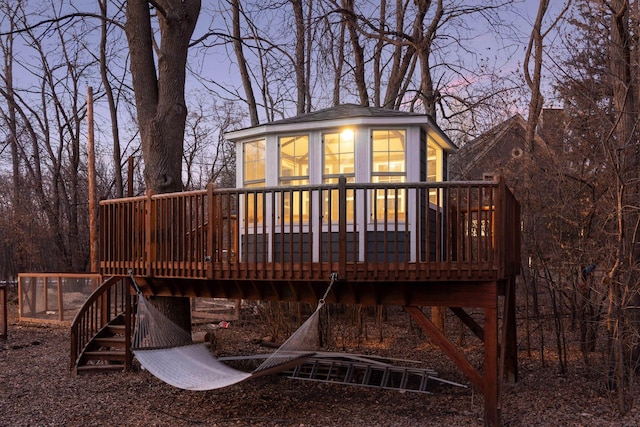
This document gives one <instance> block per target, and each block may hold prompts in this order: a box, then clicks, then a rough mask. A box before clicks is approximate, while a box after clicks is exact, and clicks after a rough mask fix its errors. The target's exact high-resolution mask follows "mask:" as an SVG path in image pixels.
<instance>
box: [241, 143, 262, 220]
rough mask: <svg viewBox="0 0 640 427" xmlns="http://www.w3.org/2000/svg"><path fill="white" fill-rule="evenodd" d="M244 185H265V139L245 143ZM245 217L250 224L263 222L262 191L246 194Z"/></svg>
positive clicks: (249, 186) (243, 162)
mask: <svg viewBox="0 0 640 427" xmlns="http://www.w3.org/2000/svg"><path fill="white" fill-rule="evenodd" d="M242 148H243V153H242V156H243V161H242V164H243V167H244V184H243V186H244V187H248V188H251V187H264V185H265V164H266V162H265V141H264V139H261V140H258V141H253V142H247V143H245V144H243V146H242ZM245 197H246V198H245V208H246V212H247V214H246V216H245V218H246V219H247V221H248V222H249V224H255V225H257V224H261V223H262V216H263V214H262V210H263V206H264V202H263V197H264V196H263V194H262V193H248V194H247V195H246V196H245Z"/></svg>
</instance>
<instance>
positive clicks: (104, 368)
mask: <svg viewBox="0 0 640 427" xmlns="http://www.w3.org/2000/svg"><path fill="white" fill-rule="evenodd" d="M123 370H124V365H105V364H101V365H82V366H78V367H77V368H76V372H77V373H78V374H88V373H94V372H113V371H123Z"/></svg>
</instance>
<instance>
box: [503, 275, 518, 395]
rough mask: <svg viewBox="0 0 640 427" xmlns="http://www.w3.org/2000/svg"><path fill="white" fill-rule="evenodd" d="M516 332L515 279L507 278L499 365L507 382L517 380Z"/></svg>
mask: <svg viewBox="0 0 640 427" xmlns="http://www.w3.org/2000/svg"><path fill="white" fill-rule="evenodd" d="M517 339H518V338H517V334H516V279H515V277H511V278H509V279H507V283H506V289H505V297H504V314H503V316H502V348H504V352H503V354H501V365H500V366H501V367H504V376H501V378H502V379H503V380H504V381H506V382H508V383H512V384H513V383H516V382H517V381H518V341H517Z"/></svg>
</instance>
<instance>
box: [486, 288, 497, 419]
mask: <svg viewBox="0 0 640 427" xmlns="http://www.w3.org/2000/svg"><path fill="white" fill-rule="evenodd" d="M497 305H498V300H497V298H496V304H495V305H493V306H492V307H485V308H484V375H483V377H482V382H483V383H484V422H485V425H486V426H492V427H493V426H499V425H500V390H501V386H500V385H501V384H500V383H501V379H500V378H499V375H498V307H497Z"/></svg>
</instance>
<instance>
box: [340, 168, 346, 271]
mask: <svg viewBox="0 0 640 427" xmlns="http://www.w3.org/2000/svg"><path fill="white" fill-rule="evenodd" d="M338 210H339V215H338V277H339V278H341V279H343V278H344V277H345V274H346V272H347V269H346V266H347V178H346V177H345V176H344V175H341V176H340V177H339V178H338Z"/></svg>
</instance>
